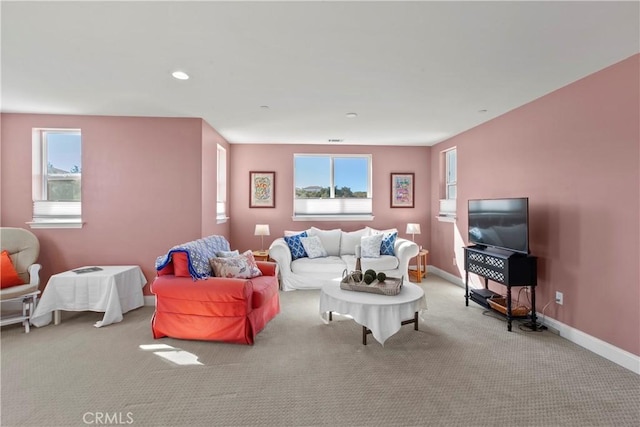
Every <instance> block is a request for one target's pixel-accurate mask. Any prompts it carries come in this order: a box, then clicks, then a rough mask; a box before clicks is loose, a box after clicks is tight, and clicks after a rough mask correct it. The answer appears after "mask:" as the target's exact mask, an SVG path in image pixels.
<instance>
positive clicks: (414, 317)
mask: <svg viewBox="0 0 640 427" xmlns="http://www.w3.org/2000/svg"><path fill="white" fill-rule="evenodd" d="M413 323H414V325H413V329H414V330H415V331H417V330H418V312H417V311H416V312H415V314H414V315H413Z"/></svg>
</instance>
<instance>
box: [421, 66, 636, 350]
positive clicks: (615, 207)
mask: <svg viewBox="0 0 640 427" xmlns="http://www.w3.org/2000/svg"><path fill="white" fill-rule="evenodd" d="M639 61H640V55H635V56H633V57H631V58H629V59H627V60H625V61H622V62H620V63H618V64H615V65H613V66H611V67H608V68H606V69H604V70H602V71H600V72H598V73H595V74H593V75H591V76H588V77H586V78H584V79H582V80H579V81H577V82H575V83H573V84H571V85H568V86H566V87H564V88H562V89H559V90H557V91H555V92H553V93H551V94H548V95H546V96H544V97H542V98H539V99H537V100H535V101H533V102H531V103H529V104H527V105H524V106H522V107H520V108H517V109H515V110H513V111H511V112H509V113H507V114H505V115H503V116H501V117H498V118H496V119H494V120H492V121H490V122H488V123H486V124H483V125H481V126H478V127H476V128H474V129H472V130H469V131H467V132H465V133H463V134H461V135H459V136H457V137H455V138H452V139H450V140H448V141H446V142H444V143H442V144H439V145H436V146H434V147H433V148H432V150H433V151H432V157H431V177H430V178H431V191H432V196H431V197H432V205H433V206H434V207H435V206H437V205H436V202H437V198H438V196H437V194H438V193H437V188H438V184H437V172H436V168H437V166H438V164H437V159H438V153H439V152H440V151H442V150H444V149H446V148H449V147H451V146H456V147H457V150H458V207H457V209H458V221H457V224H456V226H457V227H458V228H459V232H460V234H461V235H462V236H463V237H464V240H465V242H466V240H467V239H466V236H467V206H466V201H467V200H468V199H471V198H491V197H517V196H526V197H529V204H530V218H531V219H530V248H531V253H532V254H533V255H536V256H538V257H539V264H538V276H539V281H538V285H539V286H538V290H537V292H538V310H539V311H541V310H542V308H543V307H544V305H545V304H546V303H548V302H549V301H553V299H554V296H555V292H556V291H561V292H563V293H564V305H562V306H560V305H557V304H555V303H554V302H552V303H551V304H549V306H548V308H547V309H546V311H545V314H546V315H547V316H550V317H552V318H555V319H557V320H559V321H560V322H562V323H564V324H566V325H569V326H572V327H574V328H576V329H579V330H581V331H583V332H585V333H587V334H589V335H592V336H594V337H597V338H600V339H602V340H603V341H606V342H608V343H611V344H613V345H615V346H616V347H619V348H622V349H624V350H627V351H629V352H631V353H633V354H636V355H640V334H638V325H640V286H639V283H640V274H639V269H638V268H639V267H638V260H639V259H640V249H639V236H640V228H639V222H640V221H639V218H640V208H639V204H640V197H639V192H638V183H639V182H640V175H639V155H640V153H639V145H640V136H639V132H640V119H639V117H640V107H639V104H640V90H639V79H638V76H639V75H640V67H639ZM431 221H432V247H433V250H432V252H433V254H432V257H431V261H432V263H433V264H434V265H435V266H437V267H438V268H441V269H443V270H446V271H448V272H450V273H453V274H457V275H459V273H458V270H457V269H456V268H455V267H452V265H451V264H452V263H451V261H449V260H450V259H451V256H452V254H453V251H454V243H453V240H452V235H453V233H454V230H453V225H452V224H443V223H439V222H437V221H436V220H433V219H432V220H431ZM445 237H446V240H445V239H444V238H445ZM436 240H437V241H438V244H437V245H434V243H435V241H436ZM500 288H502V287H501V286H499V285H495V289H496V290H497V291H500ZM503 290H504V288H502V291H503Z"/></svg>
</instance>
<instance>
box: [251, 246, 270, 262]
mask: <svg viewBox="0 0 640 427" xmlns="http://www.w3.org/2000/svg"><path fill="white" fill-rule="evenodd" d="M251 252H252V253H253V258H254V259H255V260H256V261H269V250H268V249H265V250H262V251H251Z"/></svg>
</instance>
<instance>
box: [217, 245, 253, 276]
mask: <svg viewBox="0 0 640 427" xmlns="http://www.w3.org/2000/svg"><path fill="white" fill-rule="evenodd" d="M209 262H210V263H211V268H213V271H214V272H215V275H216V277H226V278H235V279H251V278H253V277H258V276H262V272H261V271H260V269H259V268H258V266H257V265H256V261H255V259H254V257H253V253H252V252H251V251H246V252H244V253H243V254H242V255H239V256H234V257H229V258H221V257H218V258H211V259H210V260H209Z"/></svg>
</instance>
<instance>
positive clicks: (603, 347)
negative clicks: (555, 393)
mask: <svg viewBox="0 0 640 427" xmlns="http://www.w3.org/2000/svg"><path fill="white" fill-rule="evenodd" d="M427 271H429V272H431V273H433V274H435V275H436V276H438V277H441V278H443V279H445V280H446V281H448V282H451V283H453V284H454V285H458V286H460V287H462V288H464V280H462V279H461V278H460V277H457V276H454V275H453V274H451V273H447V272H446V271H444V270H441V269H439V268H437V267H434V266H431V265H430V266H428V267H427ZM542 318H543V316H542V315H541V314H540V313H538V319H539V320H540V319H542ZM542 324H544V325H545V326H546V327H547V328H549V329H550V330H553V332H556V331H557V333H558V335H560V336H561V337H562V338H564V339H567V340H569V341H571V342H572V343H574V344H577V345H579V346H580V347H583V348H586V349H587V350H589V351H591V352H593V353H595V354H597V355H599V356H602V357H604V358H605V359H607V360H610V361H611V362H613V363H615V364H617V365H620V366H622V367H623V368H626V369H628V370H630V371H631V372H634V373H636V374H638V375H640V356H636V355H635V354H633V353H629V352H628V351H626V350H623V349H621V348H618V347H616V346H614V345H611V344H609V343H607V342H605V341H602V340H601V339H599V338H596V337H593V336H591V335H589V334H586V333H584V332H582V331H580V330H578V329H576V328H573V327H571V326H569V325H565V324H564V323H562V322H559V321H557V320H555V319H553V318H551V317H549V316H544V320H543V321H542Z"/></svg>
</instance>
